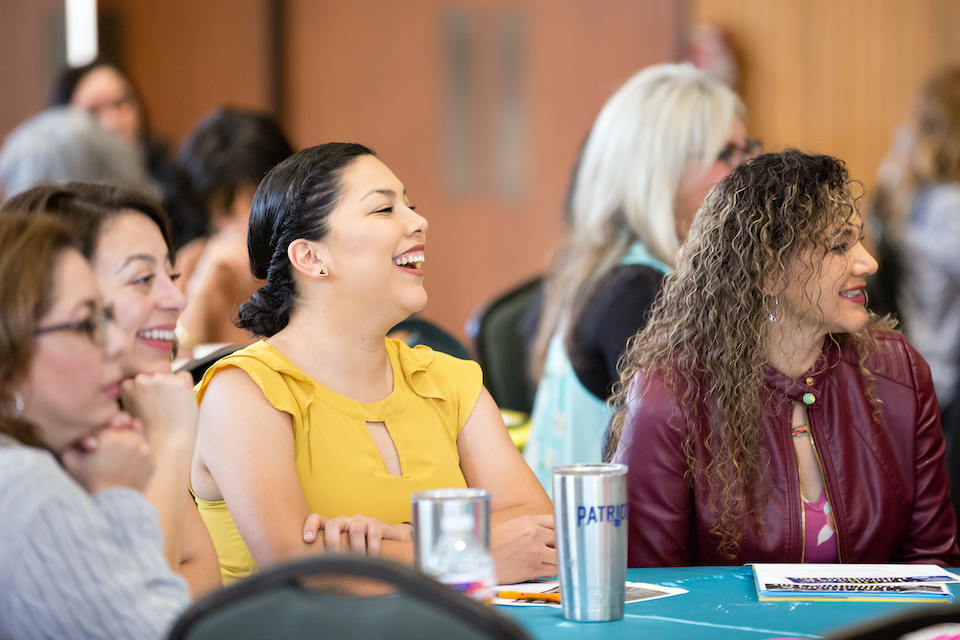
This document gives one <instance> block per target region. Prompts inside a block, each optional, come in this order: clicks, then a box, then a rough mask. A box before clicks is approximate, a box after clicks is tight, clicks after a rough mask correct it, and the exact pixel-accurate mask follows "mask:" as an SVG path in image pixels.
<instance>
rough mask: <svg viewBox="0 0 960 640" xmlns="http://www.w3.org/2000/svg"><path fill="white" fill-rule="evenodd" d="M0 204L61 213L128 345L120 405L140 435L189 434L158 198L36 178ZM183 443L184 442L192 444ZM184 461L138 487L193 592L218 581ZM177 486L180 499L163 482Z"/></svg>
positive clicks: (176, 304) (179, 305)
mask: <svg viewBox="0 0 960 640" xmlns="http://www.w3.org/2000/svg"><path fill="white" fill-rule="evenodd" d="M2 210H3V211H32V212H34V213H40V212H44V211H49V212H53V213H55V214H56V215H59V216H63V217H64V218H66V219H67V220H68V221H69V222H70V224H71V227H72V228H73V230H74V233H75V234H76V236H77V238H78V241H79V243H80V245H81V249H82V250H83V252H84V254H85V256H86V257H87V259H89V260H90V262H91V264H92V265H93V268H94V273H95V274H96V276H97V281H98V283H99V286H100V291H101V293H102V295H103V297H104V299H105V300H106V302H107V304H109V305H110V306H111V308H112V309H113V310H114V313H115V314H116V322H117V326H118V327H119V329H120V330H121V331H122V332H123V334H124V335H125V336H126V338H127V342H126V344H127V347H126V348H125V349H124V350H123V352H122V353H121V355H120V358H119V362H120V367H121V373H122V376H123V379H124V380H125V381H126V382H125V384H124V387H123V396H122V399H123V406H124V408H125V409H126V410H127V411H128V412H130V413H131V414H132V415H133V416H134V417H136V418H138V419H139V420H141V421H142V422H143V424H144V426H145V429H146V431H147V436H148V438H149V437H150V436H152V433H153V432H154V431H155V430H163V429H166V428H168V426H167V425H170V426H172V427H176V428H181V429H185V430H187V431H188V432H189V433H191V434H194V433H195V429H196V423H197V410H196V401H195V399H194V395H193V388H192V380H191V379H190V377H189V376H188V375H187V374H183V376H182V378H177V377H174V376H171V375H170V372H171V363H172V359H173V350H174V328H175V327H176V323H177V318H178V317H179V316H180V313H181V312H182V311H183V308H184V304H185V300H184V297H183V294H182V293H181V292H180V290H179V289H178V288H177V287H176V286H175V284H174V282H175V280H176V279H177V272H176V270H175V269H174V267H173V264H174V259H175V257H176V254H175V246H174V243H173V240H172V233H171V231H170V222H169V219H168V218H167V215H166V213H165V212H164V210H163V208H162V207H161V206H160V204H159V203H158V202H156V201H155V200H153V199H152V198H150V197H148V196H144V195H141V194H138V193H136V192H133V191H130V190H127V189H123V188H118V187H112V186H108V185H103V184H85V183H67V184H66V185H62V186H55V185H54V186H50V185H48V186H39V187H34V188H33V189H29V190H27V191H25V192H23V193H21V194H19V195H17V196H14V197H13V198H11V199H10V200H8V201H7V202H5V203H4V204H3V207H2ZM191 444H192V443H191ZM188 482H189V468H188V467H180V468H177V467H175V466H169V465H168V466H165V467H164V468H162V469H158V471H157V472H156V473H155V474H154V479H153V481H152V482H151V484H150V485H149V486H148V487H147V490H146V492H145V493H146V496H147V499H148V500H150V501H151V502H152V503H153V504H154V506H155V507H156V508H157V511H158V513H159V515H160V523H161V527H162V528H163V530H164V534H165V535H164V548H165V552H166V555H167V559H168V560H169V561H170V564H171V566H173V567H175V568H176V569H177V571H178V572H179V573H180V574H181V575H182V576H183V577H184V578H186V580H187V582H188V584H189V585H190V588H191V591H192V592H193V594H194V595H199V594H201V593H204V592H206V591H209V590H210V589H213V588H217V587H220V586H222V581H221V579H220V571H219V563H218V562H217V555H216V550H215V549H214V546H213V541H212V540H211V539H210V534H209V533H208V532H207V529H206V527H205V526H204V524H203V520H202V519H201V518H200V514H199V512H198V511H197V507H196V504H195V503H194V502H193V498H192V497H191V495H190V491H189V486H188ZM171 483H172V484H174V485H176V486H181V487H182V489H183V491H182V492H181V493H180V496H179V504H174V503H172V502H171V501H170V495H171V494H169V493H168V492H167V491H166V489H165V487H166V486H168V485H170V484H171Z"/></svg>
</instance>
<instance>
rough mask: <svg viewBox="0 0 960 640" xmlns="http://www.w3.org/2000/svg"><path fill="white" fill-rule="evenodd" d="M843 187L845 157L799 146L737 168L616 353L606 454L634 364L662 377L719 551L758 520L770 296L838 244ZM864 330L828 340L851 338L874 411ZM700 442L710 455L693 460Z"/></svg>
mask: <svg viewBox="0 0 960 640" xmlns="http://www.w3.org/2000/svg"><path fill="white" fill-rule="evenodd" d="M850 186H851V182H850V180H849V176H848V173H847V170H846V168H845V167H844V165H843V162H841V161H840V160H837V159H835V158H832V157H830V156H823V155H807V154H803V153H801V152H799V151H796V150H788V151H784V152H782V153H776V154H766V155H763V156H760V157H758V158H757V159H755V160H753V161H751V162H748V163H746V164H743V165H740V166H739V167H738V168H736V169H735V170H734V171H733V172H732V173H731V174H730V175H728V176H727V177H726V178H725V179H724V180H722V181H721V182H720V183H719V184H718V185H717V187H716V188H715V189H714V190H713V191H712V192H711V194H710V195H709V196H708V198H707V200H706V201H705V203H704V206H703V208H702V209H701V210H700V212H699V213H698V214H697V217H696V219H695V220H694V223H693V227H692V229H691V234H690V237H689V238H688V240H687V242H686V243H685V244H684V246H683V247H682V248H681V250H680V252H679V254H678V266H677V269H676V270H675V271H674V272H673V273H671V274H670V275H668V276H667V277H666V279H665V280H664V284H663V290H662V292H661V295H660V297H659V298H658V300H657V302H656V304H655V305H654V308H653V311H652V315H651V318H650V322H649V324H648V325H647V326H646V328H645V329H644V330H643V331H642V332H641V333H640V334H638V335H637V336H636V337H634V338H633V340H632V341H631V343H630V345H629V347H628V349H627V352H626V353H625V354H624V357H623V359H622V360H621V362H620V371H621V377H620V383H619V385H618V388H617V391H616V394H615V396H614V398H613V400H612V402H613V404H614V405H615V406H616V407H617V413H616V415H615V417H614V422H613V429H612V438H611V440H610V442H609V444H608V450H607V458H610V457H611V456H612V454H613V452H614V450H615V449H616V446H617V444H618V442H619V440H620V435H621V433H622V432H623V428H624V424H625V422H626V420H627V413H628V412H629V410H630V408H631V404H632V402H634V401H635V400H636V397H634V394H636V393H638V392H639V394H640V395H642V393H643V388H642V385H640V386H639V387H636V388H634V389H631V383H632V382H633V381H634V379H635V377H636V376H637V375H638V373H640V372H641V371H643V372H644V375H647V374H650V373H653V372H657V373H659V374H661V375H662V377H663V379H664V380H665V383H666V385H667V387H668V388H669V389H670V390H671V391H672V392H673V393H675V394H676V398H677V401H678V402H679V404H680V405H681V406H683V407H684V409H685V412H686V413H687V416H688V420H689V423H690V425H691V426H690V429H689V430H688V433H687V438H686V441H685V444H684V452H685V454H686V457H687V463H688V470H687V475H686V479H687V482H688V484H690V485H691V486H692V485H693V484H694V482H696V483H698V484H699V483H703V487H702V488H703V489H705V490H706V492H707V493H706V495H707V496H708V500H707V504H708V505H709V507H710V509H711V510H712V511H713V512H714V513H715V514H716V519H715V521H714V525H713V528H712V530H711V533H712V534H714V535H716V536H717V537H718V538H719V539H720V549H719V550H720V553H721V554H723V555H726V556H729V557H733V556H734V555H735V553H736V551H737V549H738V548H739V544H740V540H741V539H742V536H743V532H744V520H745V517H746V518H749V519H750V520H752V521H753V522H754V524H755V525H756V526H757V527H758V528H760V529H762V527H763V523H762V522H760V520H759V513H760V510H761V509H762V507H763V506H764V504H765V502H766V494H765V490H764V487H765V486H766V485H765V483H764V482H763V479H764V475H765V472H766V460H765V458H764V455H763V448H762V447H763V432H762V429H761V424H762V419H763V416H764V413H765V412H772V411H774V410H776V408H777V407H773V406H763V404H764V403H763V401H762V400H761V387H762V386H763V380H764V374H763V366H764V364H765V363H766V362H767V357H768V353H769V349H770V347H771V343H770V340H771V336H770V327H771V326H772V325H771V323H770V320H769V318H770V315H771V312H772V311H775V307H774V303H772V300H773V299H774V298H775V297H776V296H777V294H779V293H782V292H783V291H784V290H785V289H786V285H787V282H788V280H789V279H790V278H795V277H797V269H796V268H795V267H796V266H797V265H800V266H802V267H803V268H802V269H801V270H800V271H801V272H802V274H803V276H802V277H805V278H808V279H809V281H808V283H806V284H811V283H816V282H817V280H818V278H819V276H820V270H821V267H822V258H823V257H824V256H826V255H827V252H828V251H831V250H835V249H836V246H835V243H836V242H837V238H838V234H839V233H840V231H842V230H843V229H844V228H847V227H848V226H849V225H850V224H852V221H853V219H854V218H855V217H856V214H857V199H856V198H855V197H854V196H853V194H852V193H851V189H850ZM857 231H858V232H859V229H858V230H857ZM798 261H799V262H798ZM816 288H817V287H812V289H816ZM807 290H808V291H809V290H811V289H807ZM812 295H816V294H812ZM806 302H807V303H808V305H807V310H806V311H805V313H807V314H812V315H813V316H816V315H818V314H819V316H820V317H818V318H816V320H818V321H819V322H820V323H821V325H820V326H823V325H822V323H823V321H824V318H823V317H822V312H820V311H819V307H818V304H817V300H816V299H809V300H807V301H806ZM805 317H806V316H805ZM868 327H871V328H872V327H878V328H879V327H883V328H889V327H890V322H889V321H888V320H886V319H883V320H881V319H880V318H878V317H877V316H876V315H874V314H870V319H869V322H868ZM870 335H871V334H870V332H868V331H867V330H863V331H860V332H858V333H856V334H845V335H832V336H831V338H832V339H834V340H836V341H838V342H841V341H845V340H853V341H854V344H855V345H856V348H857V352H858V353H859V354H860V362H861V365H860V369H861V372H862V373H863V374H864V375H865V377H866V379H867V385H868V395H869V396H871V397H870V400H871V402H873V404H874V407H875V410H876V415H877V416H879V404H878V401H877V400H876V398H875V397H873V395H872V380H873V378H872V376H871V374H870V372H869V370H868V368H867V365H866V362H867V354H868V353H869V352H870V351H871V348H872V342H871V337H870ZM638 380H640V379H639V378H638ZM628 394H630V396H631V397H630V398H629V399H628ZM781 401H782V402H787V399H786V398H783V399H782V400H781ZM697 442H702V443H703V446H704V447H705V452H704V453H705V454H706V455H704V456H702V458H701V459H699V460H698V458H697V457H696V456H695V455H694V453H695V452H694V444H695V443H697Z"/></svg>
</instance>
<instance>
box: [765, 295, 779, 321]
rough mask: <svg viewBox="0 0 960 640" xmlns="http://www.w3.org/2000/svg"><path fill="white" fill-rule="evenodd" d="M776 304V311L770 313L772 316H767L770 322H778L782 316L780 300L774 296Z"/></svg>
mask: <svg viewBox="0 0 960 640" xmlns="http://www.w3.org/2000/svg"><path fill="white" fill-rule="evenodd" d="M773 301H774V304H775V305H776V306H775V308H774V310H773V311H771V312H770V315H769V316H767V320H769V321H770V322H776V321H777V317H778V316H779V315H780V298H778V297H777V296H773Z"/></svg>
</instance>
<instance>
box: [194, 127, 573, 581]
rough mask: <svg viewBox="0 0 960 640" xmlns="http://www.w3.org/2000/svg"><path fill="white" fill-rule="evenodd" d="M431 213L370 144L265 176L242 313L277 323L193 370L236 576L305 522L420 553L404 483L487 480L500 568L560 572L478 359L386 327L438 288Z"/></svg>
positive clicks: (538, 495) (257, 322)
mask: <svg viewBox="0 0 960 640" xmlns="http://www.w3.org/2000/svg"><path fill="white" fill-rule="evenodd" d="M426 230H427V221H426V220H425V219H423V218H422V217H421V216H420V215H418V214H417V213H416V212H415V211H414V207H412V206H411V205H410V202H409V200H408V199H407V196H406V190H405V189H404V187H403V185H402V184H401V183H400V181H399V180H397V178H396V177H395V176H394V175H393V173H392V172H391V171H390V170H389V169H388V168H387V167H386V166H385V165H384V164H383V163H381V162H380V161H379V160H377V158H376V157H374V154H373V152H372V151H370V150H369V149H367V148H366V147H363V146H361V145H356V144H344V143H331V144H326V145H321V146H319V147H313V148H310V149H305V150H303V151H301V152H299V153H297V154H295V155H293V156H292V157H290V158H289V159H287V160H285V161H284V162H282V163H280V164H279V165H277V166H276V167H275V168H274V169H272V170H271V171H270V172H269V173H267V175H266V177H265V178H264V180H263V182H262V183H261V184H260V187H259V188H258V189H257V193H256V195H255V197H254V202H253V208H252V212H251V216H250V226H249V234H248V250H249V254H250V266H251V268H252V270H253V274H254V275H255V276H256V277H258V278H261V279H265V280H266V281H267V282H266V284H265V285H264V286H263V288H261V289H260V290H259V291H257V293H255V294H254V295H253V296H252V297H251V298H250V300H249V301H248V302H247V303H246V304H244V305H243V306H242V307H241V309H240V318H239V322H238V324H239V326H241V327H243V328H245V329H248V330H249V331H251V332H252V333H254V334H257V335H261V336H265V337H266V339H265V340H263V341H261V342H258V343H255V344H253V345H251V346H250V347H247V348H246V349H243V350H241V351H238V352H236V353H235V354H234V355H232V356H230V357H228V358H225V359H224V360H221V361H220V362H219V363H217V365H215V366H214V367H213V368H211V370H210V371H208V372H207V375H206V376H205V377H204V380H203V381H202V382H201V383H200V385H199V388H198V397H199V399H200V419H199V426H198V438H197V447H196V454H195V456H194V463H193V470H192V486H193V491H194V493H195V495H196V497H197V502H198V504H199V506H200V511H201V515H202V516H203V517H204V520H205V522H206V523H207V526H208V527H209V529H210V531H211V534H212V536H213V538H214V544H215V545H216V547H217V552H218V555H219V556H220V562H221V569H222V570H223V573H224V577H225V579H227V580H228V581H230V580H232V579H235V578H238V577H243V576H244V575H248V574H249V573H251V572H252V571H254V570H255V569H256V567H257V566H260V567H266V566H269V565H271V564H273V563H275V562H277V561H279V560H282V559H284V558H287V557H291V556H296V555H299V554H305V553H310V552H311V546H310V544H309V543H307V542H304V539H310V538H311V537H312V535H311V534H312V532H311V531H309V525H310V523H311V522H313V524H314V526H319V527H322V528H323V530H324V531H323V537H324V542H325V545H326V546H327V547H334V548H337V547H339V546H340V544H341V536H342V537H343V540H344V544H348V545H349V546H350V547H351V548H352V549H353V550H355V551H361V552H366V553H370V554H373V555H376V554H382V555H383V556H386V557H390V558H393V559H397V560H401V561H403V560H405V561H408V562H410V561H412V557H413V543H412V531H411V527H410V525H409V524H407V522H409V520H410V519H411V518H410V494H411V493H412V492H415V491H419V490H421V489H430V488H440V487H464V486H469V487H479V488H483V489H486V490H488V491H490V492H491V493H492V494H493V498H492V511H493V514H492V525H493V530H492V532H491V541H492V547H493V548H492V552H493V556H494V560H495V562H496V564H497V577H498V579H499V580H500V581H501V582H516V581H520V580H525V579H528V578H534V577H537V576H544V575H553V574H554V573H556V551H555V550H554V542H555V537H554V531H553V518H552V516H551V515H549V514H550V513H551V512H552V510H553V508H552V505H551V503H550V500H549V498H547V496H546V494H545V493H544V491H543V489H542V488H541V487H540V484H539V482H537V480H536V478H535V476H534V475H533V473H532V472H531V471H530V469H529V467H528V466H527V465H526V463H525V462H524V460H523V458H522V457H521V456H520V454H519V453H518V451H517V450H516V448H515V447H514V446H513V444H512V442H511V441H510V438H509V436H508V435H507V432H506V428H505V427H504V425H503V421H502V419H501V418H500V413H499V411H498V410H497V406H496V404H495V403H494V401H493V399H492V398H491V397H490V394H489V393H487V391H486V390H485V389H484V388H483V384H482V374H481V372H480V369H479V367H478V366H477V365H476V364H475V363H471V362H465V361H462V360H457V359H455V358H452V357H450V356H446V355H444V354H441V353H436V352H433V351H431V350H430V349H427V348H425V347H418V348H416V349H411V348H409V347H407V346H406V345H404V344H402V343H400V342H398V341H395V340H391V339H388V338H386V334H387V331H388V330H389V329H390V328H391V327H392V326H394V325H395V324H396V323H397V322H398V321H400V320H402V319H403V318H405V317H407V316H408V315H410V314H411V313H414V312H416V311H419V310H420V309H422V308H423V306H424V305H425V304H426V301H427V297H426V293H425V291H424V289H423V271H422V269H421V268H422V266H423V262H424V248H425V242H426ZM311 512H313V513H316V514H319V516H320V518H319V519H317V518H315V517H314V518H309V519H308V516H309V515H310V514H311ZM352 514H358V515H352ZM360 514H362V515H360ZM305 519H307V522H308V527H307V529H308V530H307V531H306V532H304V525H303V523H304V520H305Z"/></svg>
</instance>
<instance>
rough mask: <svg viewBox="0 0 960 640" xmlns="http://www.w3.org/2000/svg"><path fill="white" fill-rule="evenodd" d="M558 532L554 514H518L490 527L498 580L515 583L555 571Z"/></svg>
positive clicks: (545, 575) (550, 575) (491, 547)
mask: <svg viewBox="0 0 960 640" xmlns="http://www.w3.org/2000/svg"><path fill="white" fill-rule="evenodd" d="M556 547H557V534H556V531H555V530H554V522H553V516H551V515H536V516H529V515H528V516H520V517H519V518H514V519H513V520H508V521H506V522H504V523H503V524H500V525H497V526H495V527H493V528H492V529H491V530H490V553H491V554H492V555H493V561H494V563H495V564H496V565H497V582H499V583H500V584H514V583H517V582H523V581H524V580H532V579H533V578H543V577H552V576H554V575H556V573H557V549H556Z"/></svg>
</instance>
